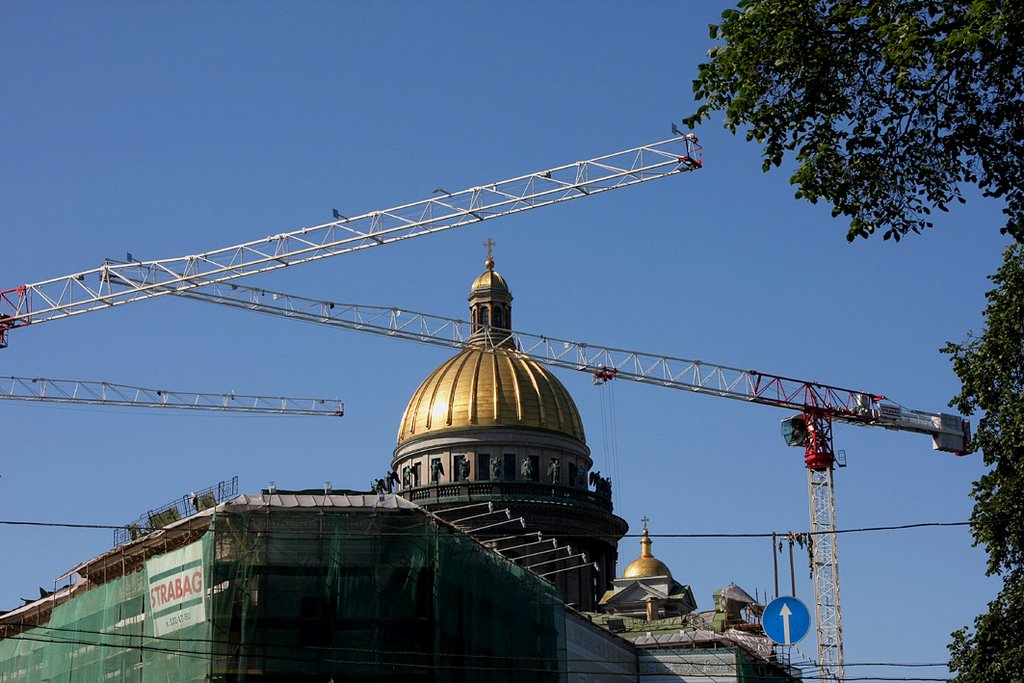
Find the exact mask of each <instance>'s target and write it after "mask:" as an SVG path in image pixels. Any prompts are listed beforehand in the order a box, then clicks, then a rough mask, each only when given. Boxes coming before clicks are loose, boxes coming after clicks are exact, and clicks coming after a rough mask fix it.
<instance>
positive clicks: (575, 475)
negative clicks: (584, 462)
mask: <svg viewBox="0 0 1024 683" xmlns="http://www.w3.org/2000/svg"><path fill="white" fill-rule="evenodd" d="M565 483H566V484H568V485H569V486H579V485H580V468H579V465H577V464H576V463H574V462H571V463H569V481H567V482H565Z"/></svg>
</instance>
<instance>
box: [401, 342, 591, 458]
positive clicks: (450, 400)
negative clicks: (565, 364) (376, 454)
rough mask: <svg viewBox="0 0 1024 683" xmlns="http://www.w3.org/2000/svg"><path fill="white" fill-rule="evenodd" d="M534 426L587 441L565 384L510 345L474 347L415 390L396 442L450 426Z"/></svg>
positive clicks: (458, 356)
mask: <svg viewBox="0 0 1024 683" xmlns="http://www.w3.org/2000/svg"><path fill="white" fill-rule="evenodd" d="M488 426H506V427H532V428H536V429H547V430H552V431H556V432H561V433H563V434H566V435H568V436H572V437H575V438H577V439H579V440H580V441H585V440H586V437H585V435H584V432H583V421H582V420H581V419H580V414H579V411H578V410H577V408H576V404H575V403H574V402H573V400H572V397H571V396H570V395H569V392H568V390H566V388H565V386H564V385H563V384H562V383H561V382H560V381H558V379H557V378H556V377H555V376H554V375H552V374H551V373H550V372H549V371H548V369H547V368H545V367H544V366H542V365H540V364H539V363H537V362H535V361H533V360H531V359H529V358H525V357H523V356H522V355H520V354H519V353H517V352H516V351H514V350H512V349H501V348H499V349H496V350H491V349H485V348H481V347H470V348H467V349H463V350H462V351H461V352H459V353H458V354H457V355H456V356H454V357H453V358H451V359H449V360H447V361H445V362H444V363H442V364H441V365H440V366H439V367H438V368H437V369H436V370H434V371H433V372H432V373H430V375H429V376H428V377H427V378H426V379H425V380H423V383H422V384H420V386H419V388H418V389H417V390H416V392H415V393H414V394H413V395H412V398H411V399H410V401H409V405H408V407H406V409H405V414H404V415H403V416H402V422H401V425H400V426H399V430H398V443H403V442H405V441H407V440H409V439H412V438H414V437H419V436H426V435H433V434H437V433H438V432H441V431H444V430H448V429H465V428H468V427H488Z"/></svg>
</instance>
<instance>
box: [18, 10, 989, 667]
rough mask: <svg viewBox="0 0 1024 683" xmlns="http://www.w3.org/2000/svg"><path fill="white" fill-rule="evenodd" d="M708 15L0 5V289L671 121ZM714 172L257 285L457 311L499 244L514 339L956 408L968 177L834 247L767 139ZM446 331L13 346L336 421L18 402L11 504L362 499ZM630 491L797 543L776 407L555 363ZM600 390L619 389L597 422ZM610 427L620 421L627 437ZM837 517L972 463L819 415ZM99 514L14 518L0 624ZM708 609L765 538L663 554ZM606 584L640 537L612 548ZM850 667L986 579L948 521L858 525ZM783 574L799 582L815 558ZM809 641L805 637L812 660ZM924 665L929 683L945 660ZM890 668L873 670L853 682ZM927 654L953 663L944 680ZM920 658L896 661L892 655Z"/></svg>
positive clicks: (924, 507) (642, 135) (34, 511)
mask: <svg viewBox="0 0 1024 683" xmlns="http://www.w3.org/2000/svg"><path fill="white" fill-rule="evenodd" d="M722 7H724V5H722V4H719V3H676V2H651V3H643V4H638V3H634V4H631V5H630V6H627V5H626V4H618V3H610V2H591V3H582V2H563V3H546V2H519V3H514V4H513V3H457V2H451V3H446V2H434V3H414V2H384V3H372V4H371V3H329V2H304V3H283V2H282V3H271V2H245V3H243V2H215V3H197V2H185V3H129V2H102V3H54V2H40V3H25V2H6V3H3V4H2V5H0V64H2V68H0V92H2V97H0V130H2V131H3V134H2V135H0V205H2V206H3V207H4V211H3V215H2V217H0V235H2V238H3V246H4V249H5V252H6V258H5V259H4V266H3V268H2V269H0V288H2V289H6V288H9V287H14V286H17V285H19V284H21V283H26V282H29V283H31V282H38V281H41V280H45V279H48V278H51V277H56V276H60V275H64V274H67V273H71V272H75V271H79V270H83V269H87V268H92V267H96V266H98V265H99V264H100V263H101V262H102V260H103V258H105V257H108V256H109V257H113V258H123V256H124V254H125V252H132V254H133V255H134V256H135V257H137V258H140V259H152V258H162V257H172V256H180V255H185V254H190V253H195V252H197V251H202V250H204V249H209V248H215V247H220V246H228V245H232V244H236V243H240V242H244V241H247V240H250V239H256V238H260V237H263V236H265V235H268V234H272V233H277V232H282V231H286V230H288V229H292V228H298V227H302V226H306V225H315V224H319V223H322V222H324V221H326V220H329V219H330V215H331V208H332V207H337V208H338V209H339V210H340V211H341V212H342V213H344V214H346V215H354V214H360V213H364V212H367V211H371V210H374V209H381V208H386V207H389V206H394V205H398V204H402V203H406V202H409V201H415V200H418V199H423V198H426V197H428V196H430V193H431V191H432V190H433V189H434V188H436V187H438V186H442V187H445V188H447V189H449V190H454V189H456V188H459V189H461V188H466V187H471V186H474V185H479V184H483V183H484V182H488V181H494V180H500V179H504V178H509V177H513V176H515V175H519V174H523V173H528V172H532V171H535V170H540V169H543V168H546V167H550V166H554V165H559V164H564V163H570V162H574V161H577V160H580V159H585V158H589V157H592V156H597V155H600V154H604V153H609V152H614V151H617V150H620V149H625V148H628V147H632V146H635V145H639V144H643V143H648V142H654V141H657V140H661V139H663V138H666V137H668V136H669V132H670V124H671V123H672V122H673V121H678V120H679V119H680V118H681V117H682V116H684V115H687V114H689V113H691V111H692V110H693V107H694V104H693V102H692V98H691V94H690V93H691V89H690V81H691V80H692V78H693V76H694V74H695V73H696V66H697V64H698V63H699V62H700V61H702V59H703V58H704V56H705V52H706V50H707V49H708V47H709V46H710V42H709V40H708V31H707V24H708V23H711V22H713V21H715V19H716V17H717V15H718V13H719V12H720V11H721V9H722ZM697 133H698V134H699V135H700V138H701V141H702V143H703V144H704V161H705V167H704V169H702V170H701V171H698V172H696V173H691V174H685V175H682V176H677V177H674V178H669V179H664V180H659V181H655V182H651V183H647V184H644V185H640V186H637V187H634V188H629V189H624V190H618V191H615V192H610V193H607V194H604V195H601V196H598V197H593V198H588V199H585V200H582V201H578V202H570V203H568V204H564V205H560V206H555V207H549V208H545V209H540V210H537V211H532V212H527V213H524V214H521V215H518V216H514V217H509V218H502V219H499V220H495V221H492V222H489V223H487V224H485V225H482V226H477V227H472V228H464V229H460V230H457V231H452V232H449V233H444V234H441V235H437V236H431V237H426V238H422V239H417V240H410V241H407V242H404V243H402V244H398V245H393V246H388V247H385V248H381V249H374V250H370V251H367V252H364V253H360V254H353V255H347V256H341V257H338V258H335V259H330V260H327V261H323V262H320V263H317V264H310V265H306V266H303V267H302V268H296V269H288V271H287V272H280V273H275V274H271V275H268V276H266V277H263V278H260V279H259V280H256V282H259V283H261V284H262V285H263V286H266V287H268V288H272V289H278V290H282V291H288V292H292V293H296V294H304V295H307V296H315V297H320V298H328V299H333V300H338V301H350V302H360V303H367V304H379V305H395V306H401V307H403V308H406V309H410V310H420V311H428V312H435V313H438V314H442V315H449V316H453V317H465V315H466V295H467V294H468V288H469V285H470V283H471V282H472V280H473V278H474V277H475V276H476V275H477V274H478V273H479V272H480V271H481V270H482V268H483V260H484V258H485V250H484V248H483V247H482V246H481V245H482V243H483V242H484V241H485V240H486V239H487V238H488V237H491V238H493V239H494V240H495V241H496V242H497V244H498V246H497V247H496V249H495V261H496V268H497V270H499V271H500V272H501V273H502V274H503V275H504V276H505V277H506V279H507V280H508V282H509V284H510V287H511V288H512V292H513V294H514V296H515V303H514V305H515V309H516V313H515V319H516V321H517V327H519V328H521V329H523V330H526V331H531V332H539V333H545V334H548V335H551V336H555V337H561V338H571V339H578V340H585V341H591V342H594V343H603V344H608V345H612V346H616V347H620V348H628V349H637V350H641V351H650V352H657V353H664V354H668V355H674V356H683V357H689V358H699V359H702V360H705V361H708V362H713V363H721V364H727V365H733V366H740V367H749V368H752V369H757V370H761V371H764V372H769V373H776V374H781V375H786V376H791V377H798V378H802V379H808V380H815V381H820V382H825V383H830V384H838V385H841V386H852V387H855V388H862V389H864V390H867V391H872V392H876V393H881V394H885V395H887V396H890V397H891V398H893V399H894V400H896V401H898V402H900V403H902V404H904V405H906V406H909V407H911V408H917V409H921V410H931V411H939V410H944V409H945V406H946V404H947V402H948V401H949V399H950V398H951V397H952V396H953V395H954V394H955V393H956V391H957V382H956V378H955V376H954V375H953V374H952V372H951V369H950V364H949V362H948V359H947V358H946V357H944V356H942V355H940V354H939V353H938V349H939V348H940V347H941V346H942V345H943V344H944V343H945V342H946V341H947V340H958V339H962V338H963V337H964V336H965V334H966V332H967V331H968V330H972V329H973V330H975V331H979V330H980V316H979V313H980V311H981V310H982V308H983V306H984V298H983V294H984V292H985V291H986V290H987V289H988V288H989V286H988V285H989V282H988V281H987V280H986V275H987V274H989V273H991V272H992V271H994V270H995V268H996V266H997V265H998V263H999V261H1000V252H1001V249H1002V246H1003V245H1004V244H1006V239H1005V238H1003V237H1001V236H1000V235H999V234H998V230H997V226H998V225H1000V224H1001V221H1000V215H999V209H1000V208H1001V206H1000V205H999V204H998V203H997V202H993V201H990V200H983V199H980V198H978V197H977V196H976V195H975V194H970V195H969V197H970V201H969V203H968V205H967V206H966V207H957V208H955V209H954V210H953V212H952V213H951V214H949V215H943V216H939V217H938V218H937V219H936V227H935V228H934V229H933V230H931V231H930V232H929V233H928V234H926V235H924V236H920V237H919V236H910V237H909V238H907V239H905V240H904V241H902V242H901V243H899V244H894V243H890V242H883V241H882V240H881V239H880V238H877V239H872V240H870V241H860V242H857V243H854V244H852V245H851V244H847V242H846V240H845V232H846V229H845V225H844V224H842V223H840V222H837V221H835V220H833V219H832V218H831V217H830V213H829V210H828V209H827V208H826V207H822V206H817V207H816V206H811V205H808V204H806V203H801V202H799V201H797V200H794V199H793V188H792V187H790V185H789V184H788V174H787V173H786V172H785V170H780V171H775V172H772V173H769V174H763V173H762V172H761V170H760V166H761V164H760V159H759V156H758V150H757V148H756V147H755V146H753V145H751V144H749V143H746V142H744V141H743V140H742V137H740V138H736V137H732V136H730V135H728V134H727V133H725V132H724V131H723V130H721V128H720V125H719V122H718V121H715V122H714V123H712V124H708V125H705V126H704V127H703V128H702V129H700V130H698V131H697ZM447 356H448V352H446V351H444V350H443V349H436V348H432V347H427V346H420V345H416V344H413V343H409V342H402V341H396V340H391V339H383V338H377V337H372V336H360V335H357V334H354V333H344V332H339V331H335V330H329V329H320V328H317V327H314V326H310V325H299V324H296V323H292V322H288V321H282V320H278V319H274V318H264V317H260V316H257V315H253V314H245V313H242V312H237V311H233V310H221V309H220V308H218V307H214V306H209V305H204V304H198V303H193V302H188V301H180V300H166V299H159V300H154V301H149V302H145V303H138V304H135V305H132V306H125V307H121V308H119V309H116V310H112V311H105V312H98V313H93V314H89V315H84V316H79V317H76V318H72V319H67V320H61V321H55V322H51V323H46V324H42V325H38V326H36V327H31V328H26V329H22V330H17V331H15V332H14V333H13V334H12V335H11V338H10V348H8V349H6V350H4V351H3V352H2V353H0V362H2V364H3V368H4V370H3V373H4V374H7V375H29V376H45V377H56V378H79V379H94V380H99V379H102V380H107V381H111V382H123V383H134V384H140V385H144V386H160V387H166V388H175V389H185V390H197V391H198V390H206V391H231V390H235V391H237V392H239V393H263V394H280V395H293V396H323V397H327V398H334V397H338V398H341V399H343V400H344V401H345V403H346V415H345V417H344V418H341V419H325V418H291V419H286V418H253V417H233V416H230V415H223V414H213V413H205V414H188V413H181V414H179V413H172V412H171V411H165V412H160V413H152V412H143V411H132V410H130V409H120V410H117V409H75V408H66V407H56V406H40V405H21V404H15V403H11V402H8V403H6V404H5V405H3V406H0V408H2V410H3V413H4V420H3V425H4V429H3V431H4V436H5V438H4V453H3V455H2V456H0V477H2V478H0V519H4V520H33V521H48V522H77V523H98V524H120V523H124V522H127V521H129V520H132V519H134V518H136V517H138V516H139V515H140V514H142V513H143V512H145V511H146V510H147V509H150V508H153V507H155V506H158V505H160V504H162V503H165V502H167V501H170V500H173V499H175V498H177V497H179V496H181V495H182V494H184V493H187V492H188V491H190V490H195V489H197V488H202V487H205V486H207V485H210V484H213V483H216V482H217V481H219V480H221V479H226V478H230V477H232V476H234V475H238V476H239V479H240V486H241V489H242V490H243V491H248V492H251V491H256V490H258V489H260V488H262V487H263V486H265V485H266V484H267V482H269V481H275V482H277V484H278V486H280V487H292V488H305V487H318V486H320V485H322V483H323V482H324V481H325V480H330V481H332V482H333V484H334V486H335V487H336V488H343V487H348V488H362V487H365V486H366V485H367V484H368V482H369V481H370V480H371V478H376V477H379V476H381V474H382V473H383V472H384V471H385V470H386V469H387V467H388V466H389V461H390V455H391V451H392V449H393V448H394V445H395V435H396V432H397V427H398V421H399V418H400V416H401V413H402V411H403V409H404V408H405V404H406V401H407V400H408V398H409V396H410V395H411V394H412V392H413V391H414V390H415V388H416V386H417V385H418V384H419V382H420V381H421V380H422V379H423V378H424V377H425V376H426V375H427V374H428V373H429V372H430V370H432V369H433V368H434V367H435V366H437V365H438V364H440V363H441V362H442V361H443V360H444V359H445V358H446V357H447ZM559 376H560V377H561V379H562V381H563V382H564V383H565V384H566V385H567V387H568V388H569V390H570V391H571V392H572V393H573V395H574V396H575V397H576V400H577V402H578V404H579V407H580V410H581V412H582V414H583V418H584V420H585V423H586V426H587V429H588V442H589V445H590V446H591V448H592V449H593V453H594V458H595V460H596V465H595V466H596V468H597V469H600V470H602V471H603V472H605V473H607V472H613V471H617V472H618V476H617V478H616V481H615V491H616V498H617V500H616V505H617V508H616V510H617V512H618V514H620V515H621V516H622V517H623V518H625V519H626V520H627V521H628V522H629V523H630V525H631V526H632V528H633V531H635V532H638V531H639V529H640V518H641V517H642V516H644V515H647V516H648V517H649V518H650V519H651V531H652V533H655V534H658V533H693V532H726V533H729V532H765V531H768V532H770V531H783V532H784V531H788V530H805V529H806V528H807V527H808V519H807V492H806V474H805V471H804V469H803V467H802V460H801V458H800V451H799V450H796V449H790V448H787V447H786V446H785V444H784V443H783V441H782V439H781V437H780V436H779V426H778V425H779V421H780V420H781V419H782V418H784V417H786V416H787V414H786V413H784V412H781V411H778V410H775V409H772V408H767V407H762V406H753V405H744V404H742V403H738V402H735V401H723V400H718V399H714V398H709V397H705V396H698V395H691V394H687V393H682V392H676V391H671V390H667V389H658V388H653V387H647V386H639V385H629V384H626V383H613V384H612V385H609V386H607V387H604V388H595V387H594V386H592V384H591V382H590V379H589V377H587V376H586V375H582V374H580V375H574V374H566V373H560V374H559ZM602 392H604V395H605V398H604V401H605V403H606V404H607V403H613V404H614V410H602ZM610 435H614V436H615V438H614V439H612V438H611V436H610ZM835 440H836V447H837V448H841V449H844V450H845V451H846V454H847V457H848V460H849V467H847V468H845V469H843V470H840V471H838V472H837V475H836V482H837V484H836V489H837V494H836V495H837V501H838V523H839V526H840V527H841V528H852V527H864V526H880V525H894V524H908V523H917V522H936V521H941V522H949V521H963V520H966V519H967V518H968V516H969V514H970V506H971V503H970V500H969V499H968V493H969V491H970V486H971V482H972V481H973V480H974V479H976V478H977V477H978V475H979V474H980V473H981V472H982V471H983V467H982V463H981V458H980V457H979V456H977V455H974V456H970V457H965V458H956V457H954V456H950V455H947V454H940V453H937V452H933V451H931V449H930V444H929V441H928V439H927V438H926V437H921V436H916V435H912V434H902V433H894V432H888V431H884V430H880V429H859V428H855V427H842V426H840V427H837V429H836V434H835ZM111 543H112V541H111V535H110V533H109V532H108V531H82V530H60V529H40V528H22V527H12V526H3V525H0V549H2V557H3V561H2V562H0V609H9V608H11V607H13V606H15V605H17V604H20V602H19V600H18V598H19V597H20V596H25V597H30V596H32V595H35V594H36V588H37V586H40V585H43V586H46V585H52V581H53V578H54V577H56V576H57V575H59V574H62V573H63V572H64V571H66V570H67V569H69V568H70V567H72V566H73V565H75V564H76V563H78V562H79V561H81V560H85V559H88V558H90V557H92V556H94V555H97V554H99V553H101V552H103V551H104V550H106V549H108V548H109V547H110V546H111ZM654 552H655V554H656V555H657V556H658V557H659V558H660V559H662V560H664V561H665V562H667V563H668V564H669V565H670V567H672V570H673V572H674V574H675V577H676V578H677V579H678V580H680V581H682V582H684V583H689V584H690V585H691V586H692V587H693V590H694V593H695V595H696V597H697V600H698V603H699V605H700V607H701V608H703V609H708V608H711V606H712V604H711V593H712V591H714V590H715V589H717V588H720V587H722V586H724V585H726V584H728V583H730V582H735V583H737V584H739V585H741V586H743V587H744V588H746V589H747V590H748V591H749V592H754V590H755V589H756V590H758V591H761V592H762V593H763V592H764V590H766V589H768V590H770V589H771V586H772V582H773V580H772V564H771V555H770V549H769V544H768V543H767V542H766V541H764V540H756V541H744V540H670V539H661V540H656V541H655V545H654ZM620 554H621V557H620V569H621V567H622V566H624V563H625V562H628V561H630V560H631V559H633V557H634V556H636V555H638V554H639V545H638V543H637V541H636V539H635V538H634V539H626V540H625V541H624V542H623V545H622V549H621V553H620ZM839 558H840V564H841V568H840V579H841V586H842V606H843V619H844V636H845V646H846V659H847V661H848V662H851V663H858V662H942V661H945V660H946V658H947V653H946V649H945V646H946V643H947V642H948V634H949V633H950V632H951V631H952V630H954V629H956V628H958V627H960V626H962V625H964V624H966V623H969V622H970V621H971V620H972V619H973V616H974V615H975V614H977V613H978V612H980V611H981V610H982V609H984V606H985V604H986V602H987V601H988V600H989V599H990V598H991V597H992V596H993V595H994V593H995V590H996V584H995V582H994V581H992V580H990V579H986V578H985V577H984V554H983V553H982V551H981V550H980V549H977V548H972V547H971V542H970V537H969V535H968V533H967V531H966V530H965V529H964V528H962V527H958V528H945V529H924V530H917V531H901V532H889V533H876V534H851V535H846V536H843V537H842V538H841V539H840V545H839ZM797 563H798V566H797V570H798V572H797V575H798V586H797V594H798V596H800V597H803V598H805V599H807V600H808V601H809V600H810V592H811V586H810V582H809V581H808V580H807V571H806V562H805V558H803V557H800V556H799V555H798V560H797ZM801 650H802V651H803V652H804V653H806V654H808V655H811V656H813V654H814V645H813V643H812V641H811V640H808V641H805V642H804V643H803V645H802V647H801ZM928 671H930V672H932V673H934V672H935V671H936V670H928ZM882 673H885V674H887V675H892V670H889V669H884V668H877V667H874V668H872V667H856V668H851V669H850V671H849V675H850V676H854V675H876V674H879V675H880V674H882ZM939 673H940V674H941V670H939ZM907 675H910V674H907Z"/></svg>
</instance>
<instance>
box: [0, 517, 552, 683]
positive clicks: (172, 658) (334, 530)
mask: <svg viewBox="0 0 1024 683" xmlns="http://www.w3.org/2000/svg"><path fill="white" fill-rule="evenodd" d="M564 647H565V613H564V608H563V606H562V600H561V596H560V595H559V594H558V593H557V591H556V589H554V587H553V586H551V585H550V584H548V583H546V582H544V581H542V580H540V579H539V578H537V577H536V576H534V575H533V574H531V573H529V572H527V571H526V570H524V569H522V568H520V567H518V566H516V565H513V564H511V563H510V562H507V561H506V560H504V559H503V558H501V557H499V556H497V555H495V554H494V553H491V552H489V551H488V550H486V549H485V548H483V547H481V546H480V545H479V544H478V543H477V542H476V541H474V540H472V539H470V538H468V537H466V536H463V535H461V534H459V533H458V532H456V531H454V530H452V529H451V528H449V527H447V526H445V525H443V524H439V523H438V522H437V521H436V520H435V519H434V518H431V517H429V516H427V515H424V514H423V513H422V512H420V511H409V510H368V509H366V508H361V509H353V510H349V511H343V510H337V509H332V508H321V509H298V510H296V509H275V508H263V509H256V510H249V511H243V512H218V513H217V514H216V515H214V516H212V517H211V518H210V525H209V528H208V530H207V531H206V532H205V534H203V535H202V536H201V538H200V539H199V540H198V541H195V542H191V543H188V544H185V545H181V546H180V547H176V548H173V549H171V550H167V551H162V552H159V553H156V554H154V555H153V556H151V557H149V558H148V559H147V560H146V562H145V566H144V567H143V568H142V569H140V570H138V571H135V572H134V573H131V574H128V575H127V576H123V577H120V578H116V579H113V580H110V581H107V582H105V583H103V584H102V585H99V586H96V587H95V588H92V589H91V590H87V591H83V592H80V593H79V594H77V595H75V596H74V597H72V598H71V599H69V600H68V601H66V602H64V603H63V604H60V605H58V606H57V607H55V608H54V610H53V612H52V614H51V615H50V618H49V620H48V622H46V623H45V624H44V625H41V626H37V627H34V628H30V629H27V630H25V631H23V632H21V633H18V634H17V635H14V636H11V637H8V638H4V639H2V640H0V683H15V682H17V683H50V682H54V683H56V682H57V681H59V682H60V683H77V682H79V681H80V682H82V683H85V682H88V683H95V682H96V681H112V682H115V683H116V682H118V681H125V682H127V681H132V682H140V683H149V682H150V681H160V682H164V681H166V682H168V683H170V682H171V681H174V682H176V683H180V682H183V681H223V682H225V683H228V682H231V683H234V682H238V683H255V682H259V683H270V682H278V681H282V682H283V681H317V682H319V683H328V682H329V681H331V680H333V681H334V683H342V681H418V680H422V681H468V682H474V681H480V682H483V681H509V682H513V683H518V682H520V681H522V682H526V681H549V680H550V681H556V680H561V677H562V675H563V673H564V672H563V668H564V661H565V654H564Z"/></svg>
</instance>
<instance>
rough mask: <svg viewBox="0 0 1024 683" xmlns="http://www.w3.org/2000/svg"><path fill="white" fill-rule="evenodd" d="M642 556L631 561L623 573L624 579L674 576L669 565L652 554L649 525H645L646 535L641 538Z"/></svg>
mask: <svg viewBox="0 0 1024 683" xmlns="http://www.w3.org/2000/svg"><path fill="white" fill-rule="evenodd" d="M640 549H641V550H640V557H638V558H636V559H635V560H633V561H632V562H630V563H629V566H627V567H626V571H624V572H623V573H622V578H624V579H640V578H647V577H651V576H667V577H668V578H670V579H671V578H672V571H671V570H670V569H669V568H668V565H667V564H665V563H664V562H662V561H661V560H659V559H658V558H656V557H655V556H654V555H652V554H651V537H650V536H648V535H647V526H646V525H645V526H644V535H643V538H641V539H640Z"/></svg>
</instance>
